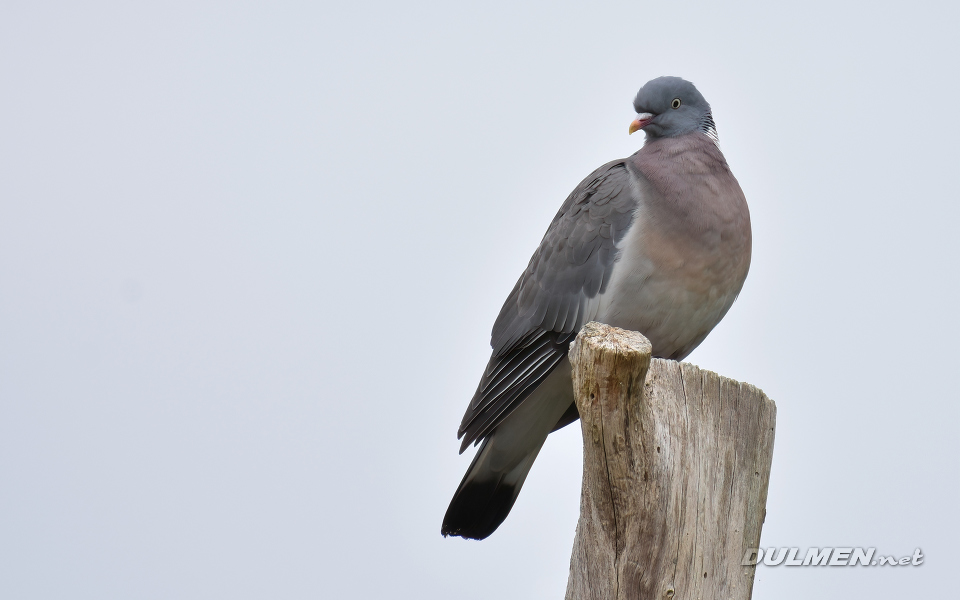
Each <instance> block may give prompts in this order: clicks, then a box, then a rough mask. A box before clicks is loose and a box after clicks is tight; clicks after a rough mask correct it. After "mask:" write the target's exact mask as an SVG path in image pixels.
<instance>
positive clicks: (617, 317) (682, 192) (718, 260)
mask: <svg viewBox="0 0 960 600" xmlns="http://www.w3.org/2000/svg"><path fill="white" fill-rule="evenodd" d="M627 164H628V167H629V169H630V171H631V173H632V175H633V181H632V183H633V185H634V194H635V195H636V197H637V198H638V202H637V207H636V212H635V214H634V218H633V223H632V226H631V228H630V230H629V231H628V232H627V234H626V235H625V236H624V238H623V240H622V241H621V243H620V244H619V248H618V250H619V259H618V261H617V263H616V265H615V267H614V269H613V273H612V278H611V281H610V285H609V287H608V289H607V290H606V293H605V294H604V295H603V298H602V299H601V302H600V309H599V311H598V314H597V318H598V320H601V321H603V322H605V323H609V324H611V325H615V326H618V327H623V328H627V329H632V330H637V331H640V332H642V333H643V334H644V335H646V336H647V338H649V339H650V341H651V343H652V344H653V351H654V354H655V355H657V356H663V357H668V358H674V359H681V358H683V357H684V356H686V355H687V354H689V353H690V352H691V351H692V350H693V349H694V348H696V346H697V345H699V344H700V342H701V341H703V339H704V338H705V337H706V336H707V334H708V333H709V332H710V331H711V330H712V329H713V328H714V327H715V326H716V325H717V323H719V322H720V319H722V318H723V316H724V315H725V314H726V312H727V311H728V310H729V308H730V306H731V305H732V304H733V301H734V300H735V299H736V297H737V294H739V293H740V289H741V288H742V287H743V283H744V280H745V279H746V276H747V271H748V269H749V266H750V253H751V232H750V215H749V210H748V208H747V203H746V199H745V198H744V196H743V192H742V191H741V189H740V185H739V184H738V183H737V180H736V178H735V177H734V176H733V174H732V173H731V172H730V169H729V167H728V166H727V163H726V160H725V159H724V157H723V154H722V153H721V152H720V150H719V148H718V147H717V146H716V144H715V143H714V142H713V140H711V139H710V138H708V137H707V136H705V135H703V134H700V133H695V134H690V135H687V136H682V137H678V138H663V139H660V140H656V141H655V142H652V143H648V144H647V145H646V146H645V147H644V148H643V149H642V150H640V151H639V152H637V153H636V154H634V155H633V156H632V157H631V158H630V159H629V161H628V163H627Z"/></svg>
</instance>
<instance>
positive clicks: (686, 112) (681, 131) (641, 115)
mask: <svg viewBox="0 0 960 600" xmlns="http://www.w3.org/2000/svg"><path fill="white" fill-rule="evenodd" d="M633 108H634V109H635V110H636V111H637V118H636V119H635V120H634V121H633V123H631V124H630V133H633V132H634V131H637V130H639V129H642V130H643V131H644V132H645V133H646V134H647V140H653V139H657V138H663V137H676V136H678V135H686V134H688V133H693V132H695V131H699V132H701V133H704V134H706V135H707V136H709V137H710V138H711V139H713V141H715V142H716V141H717V128H716V126H715V125H714V123H713V115H712V114H711V113H710V104H708V103H707V101H706V99H704V97H703V95H702V94H701V93H700V92H699V91H698V90H697V88H696V87H695V86H694V85H693V84H692V83H690V82H689V81H687V80H686V79H681V78H679V77H657V78H656V79H651V80H650V81H648V82H647V83H646V84H644V86H643V87H642V88H640V91H639V92H637V97H636V98H634V100H633Z"/></svg>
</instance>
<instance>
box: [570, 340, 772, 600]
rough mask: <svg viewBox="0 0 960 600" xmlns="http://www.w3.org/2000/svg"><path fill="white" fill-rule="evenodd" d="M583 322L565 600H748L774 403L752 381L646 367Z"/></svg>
mask: <svg viewBox="0 0 960 600" xmlns="http://www.w3.org/2000/svg"><path fill="white" fill-rule="evenodd" d="M650 353H651V347H650V342H649V341H647V339H646V338H645V337H643V336H642V335H640V334H639V333H637V332H633V331H625V330H622V329H617V328H615V327H610V326H608V325H602V324H600V323H588V324H587V325H586V326H585V327H584V328H583V330H581V332H580V334H579V335H578V336H577V339H576V341H574V343H573V344H572V345H571V347H570V363H571V365H572V367H573V387H574V394H575V395H576V401H577V408H578V409H579V410H580V417H581V426H582V431H583V489H582V495H581V499H580V522H579V523H578V525H577V534H576V539H575V541H574V544H573V555H572V556H571V558H570V577H569V579H568V581H567V594H566V597H567V599H568V600H587V599H590V600H594V599H596V600H600V599H603V600H608V599H609V600H613V599H616V600H628V599H634V598H636V599H642V600H687V599H690V600H694V599H698V600H699V599H702V600H721V599H722V600H742V599H748V598H750V595H751V592H752V589H753V575H754V570H755V567H753V566H741V564H740V563H741V561H742V559H743V556H744V553H745V552H746V551H747V550H748V549H750V548H756V547H757V546H758V545H759V542H760V527H761V525H762V524H763V518H764V513H765V506H766V501H767V483H768V481H769V477H770V462H771V459H772V457H773V435H774V426H775V421H776V406H775V405H774V403H773V401H772V400H770V399H769V398H767V396H766V395H765V394H764V393H763V392H762V391H760V390H759V389H757V388H755V387H754V386H752V385H750V384H747V383H740V382H737V381H733V380H731V379H727V378H726V377H720V376H718V375H717V374H716V373H712V372H710V371H704V370H701V369H700V368H699V367H696V366H694V365H691V364H688V363H678V362H676V361H670V360H661V359H653V360H651V358H650Z"/></svg>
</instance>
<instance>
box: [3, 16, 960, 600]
mask: <svg viewBox="0 0 960 600" xmlns="http://www.w3.org/2000/svg"><path fill="white" fill-rule="evenodd" d="M458 4H459V3H450V2H423V1H417V2H413V3H376V2H352V3H330V2H326V3H319V4H318V3H308V2H302V3H289V2H271V3H261V4H256V3H251V2H239V3H238V2H230V3H227V2H222V3H214V2H197V1H190V2H170V1H167V2H162V3H153V4H152V5H147V4H146V3H133V4H131V3H120V2H116V3H109V2H87V3H82V4H81V3H62V4H52V3H44V2H15V1H11V0H7V1H5V2H4V3H3V6H2V9H0V86H2V88H0V89H2V93H0V597H3V598H5V599H11V600H13V599H32V598H58V599H59V598H70V599H80V598H91V599H111V598H117V599H130V598H137V599H139V598H144V599H153V598H157V599H161V598H178V599H179V598H198V599H206V598H233V599H247V598H271V599H272V598H371V599H373V598H376V599H379V598H424V599H434V598H436V599H440V598H458V599H464V600H466V599H473V598H476V599H480V598H483V599H489V598H502V599H520V598H524V599H527V598H560V597H562V595H563V591H564V589H565V586H566V580H567V569H568V564H569V557H570V550H571V546H572V542H573V536H574V529H575V526H576V520H577V515H578V507H579V488H580V475H581V445H580V432H579V427H569V428H567V429H565V430H563V431H562V432H560V433H558V434H556V435H554V436H551V438H550V440H549V441H548V442H547V444H546V446H545V447H544V450H543V452H542V453H541V455H540V458H539V459H538V461H537V464H536V465H535V467H534V468H533V471H532V473H531V475H530V477H529V479H528V480H527V483H526V485H525V487H524V490H523V493H522V494H521V495H520V498H519V500H518V502H517V505H516V507H515V508H514V510H513V512H512V514H511V515H510V517H509V518H508V519H507V521H506V522H505V523H504V525H503V526H502V527H501V528H500V529H499V530H498V531H497V532H496V533H495V534H494V535H493V536H492V537H491V538H489V539H488V540H486V541H483V542H479V543H477V542H465V541H463V540H460V539H443V538H442V537H441V536H440V533H439V532H440V522H441V518H442V516H443V513H444V511H445V509H446V506H447V503H448V501H449V500H450V497H451V496H452V494H453V491H454V490H455V488H456V486H457V484H458V483H459V481H460V478H461V477H462V475H463V472H464V471H465V470H466V468H467V466H468V464H469V461H470V453H467V454H465V455H463V456H459V455H458V454H457V449H458V442H457V439H456V431H457V426H458V425H459V423H460V419H461V417H462V415H463V411H464V410H465V408H466V405H467V403H468V401H469V399H470V397H471V395H472V393H473V391H474V389H475V387H476V384H477V381H478V380H479V376H480V373H481V371H482V369H483V367H484V365H485V363H486V360H487V358H488V356H489V347H488V343H489V333H490V328H491V326H492V324H493V320H494V318H495V317H496V315H497V313H498V311H499V309H500V306H501V304H502V302H503V300H504V298H505V297H506V295H507V293H508V292H509V291H510V289H511V288H512V286H513V284H514V282H515V281H516V278H517V277H518V276H519V274H520V272H521V271H522V269H523V267H524V266H525V265H526V263H527V260H528V259H529V257H530V254H531V253H532V252H533V250H534V248H535V247H536V246H537V244H538V243H539V241H540V238H541V236H542V235H543V232H544V231H545V229H546V227H547V225H548V224H549V222H550V219H551V218H552V217H553V215H554V213H555V212H556V210H557V208H558V207H559V206H560V204H561V202H562V201H563V200H564V198H565V197H566V195H567V194H568V193H569V192H570V190H571V189H572V188H573V187H574V186H575V185H576V184H577V183H578V182H579V181H580V180H581V179H582V178H583V177H584V176H586V175H587V174H588V173H590V171H592V170H593V169H594V168H595V167H597V166H599V165H600V164H602V163H604V162H606V161H608V160H611V159H614V158H619V157H622V156H626V155H628V154H630V153H632V152H634V151H635V150H637V149H638V148H639V146H640V144H641V143H642V140H641V136H639V135H634V136H627V126H628V124H629V122H630V121H631V120H632V118H633V111H632V107H631V102H632V99H633V96H634V95H635V93H636V91H637V89H638V88H639V87H640V86H641V85H642V84H643V83H644V82H646V81H647V80H649V79H651V78H653V77H656V76H659V75H666V74H669V75H679V76H682V77H685V78H687V79H690V80H691V81H693V82H695V83H696V84H697V86H698V87H699V89H700V90H701V91H702V92H703V94H704V95H705V96H706V98H707V99H708V101H710V103H711V104H712V106H713V109H714V115H715V117H716V122H717V126H718V129H719V133H720V139H721V144H722V147H723V149H724V152H725V154H726V156H727V159H728V161H729V163H730V164H731V167H732V168H733V171H734V173H735V174H736V175H737V177H738V179H739V181H740V183H741V185H742V187H743V189H744V191H745V193H746V196H747V199H748V201H749V203H750V208H751V213H752V219H753V228H754V259H753V265H752V268H751V272H750V276H749V278H748V279H747V283H746V285H745V287H744V289H743V292H742V293H741V295H740V298H739V300H738V302H737V303H736V304H735V305H734V307H733V309H732V310H731V311H730V313H729V314H728V315H727V317H726V319H725V320H724V321H723V322H722V323H721V324H720V326H719V327H717V329H716V330H715V331H714V332H713V334H711V336H710V337H709V338H708V339H707V340H706V342H704V344H703V345H702V346H701V347H700V348H699V349H698V350H697V351H695V352H694V353H693V354H692V355H691V356H690V357H689V359H688V360H689V361H690V362H693V363H696V364H698V365H700V366H702V367H704V368H707V369H711V370H714V371H717V372H719V373H722V374H724V375H726V376H729V377H733V378H737V379H741V380H744V381H749V382H751V383H753V384H755V385H757V386H759V387H761V388H762V389H764V390H765V391H766V392H767V394H769V395H770V397H772V398H773V399H774V400H775V401H776V403H777V406H778V422H777V434H776V447H775V453H774V462H773V474H772V477H771V482H770V494H769V499H768V504H767V518H766V523H765V525H764V529H763V538H762V545H763V546H765V547H766V546H798V547H801V548H806V547H809V546H817V547H820V546H864V547H868V546H875V547H876V548H877V550H878V552H879V553H880V554H883V555H896V556H900V555H907V554H912V553H913V551H914V549H915V548H918V547H919V548H921V549H922V551H923V553H924V554H925V556H926V560H925V563H924V565H923V566H921V567H899V568H889V567H888V568H877V567H875V568H859V567H858V568H839V567H833V568H825V567H819V568H809V567H808V568H786V567H777V568H771V567H761V568H759V569H758V571H757V580H756V586H755V590H754V597H755V598H758V599H765V598H779V599H807V598H814V597H815V598H850V597H862V598H905V597H914V598H916V597H921V596H923V595H924V594H930V595H931V597H938V596H939V597H946V596H948V595H949V594H951V593H954V592H955V591H956V570H957V565H958V564H960V550H958V548H957V539H958V533H960V518H958V511H957V506H958V505H960V459H958V452H957V437H958V425H957V423H958V417H960V409H958V396H960V392H958V384H957V365H958V363H960V350H958V344H957V339H958V336H960V318H958V316H957V306H960V285H958V282H957V273H958V270H960V269H958V258H960V236H958V235H957V233H956V232H957V223H958V219H960V208H958V200H960V198H958V193H957V172H958V158H960V152H958V145H957V144H958V139H960V119H957V118H956V113H957V103H958V98H960V94H958V92H960V84H958V71H960V70H958V57H960V36H958V35H957V29H956V24H957V22H958V19H960V9H958V8H957V4H956V3H953V2H946V1H944V2H936V3H930V2H922V1H914V2H903V3H883V2H835V1H830V2H816V1H814V2H803V3H795V5H794V6H793V7H789V8H787V7H783V6H777V5H776V3H769V2H755V3H741V4H730V3H724V5H723V6H721V3H716V2H700V3H696V2H678V3H638V2H624V3H598V2H590V3H587V2H578V3H570V2H540V3H523V4H522V5H521V4H519V3H516V2H483V3H474V4H472V5H470V6H461V5H458Z"/></svg>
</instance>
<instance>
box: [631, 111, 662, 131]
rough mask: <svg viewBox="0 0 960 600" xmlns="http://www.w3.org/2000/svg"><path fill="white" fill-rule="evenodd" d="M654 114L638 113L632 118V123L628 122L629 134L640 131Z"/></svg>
mask: <svg viewBox="0 0 960 600" xmlns="http://www.w3.org/2000/svg"><path fill="white" fill-rule="evenodd" d="M655 116H656V115H654V114H653V113H640V114H638V115H637V118H636V119H634V120H633V122H632V123H630V134H633V133H634V132H636V131H640V130H641V129H643V128H644V127H646V126H647V125H649V124H650V121H652V120H653V118H654V117H655Z"/></svg>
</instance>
